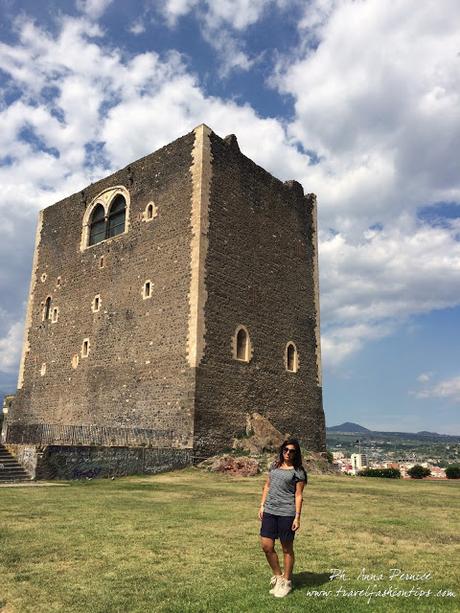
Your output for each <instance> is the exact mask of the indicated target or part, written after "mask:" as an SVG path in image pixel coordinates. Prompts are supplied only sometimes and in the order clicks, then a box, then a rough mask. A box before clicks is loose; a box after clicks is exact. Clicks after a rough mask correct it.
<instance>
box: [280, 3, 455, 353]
mask: <svg viewBox="0 0 460 613" xmlns="http://www.w3.org/2000/svg"><path fill="white" fill-rule="evenodd" d="M299 28H300V29H301V30H302V39H303V42H302V44H301V46H300V48H299V49H297V51H296V54H295V56H294V59H293V56H292V54H290V55H289V56H288V57H286V58H284V61H281V62H280V64H279V66H278V74H277V77H276V78H274V80H273V82H274V83H275V84H276V85H277V87H278V88H279V89H280V91H281V92H283V93H287V94H289V95H291V96H293V99H294V101H295V117H294V119H293V121H292V122H291V124H290V125H289V128H288V134H289V137H290V138H291V139H292V140H293V141H297V142H298V143H299V144H300V145H301V146H302V147H303V148H305V149H307V150H313V151H315V153H316V155H317V156H318V158H319V161H318V163H316V164H314V165H311V166H309V167H308V168H306V169H305V170H304V172H303V173H302V182H303V184H304V186H305V187H306V189H307V190H308V191H313V192H315V193H317V194H318V201H319V204H318V209H319V221H320V227H321V228H322V229H323V231H322V233H321V247H320V254H321V257H320V269H321V298H322V309H323V311H322V316H323V321H325V322H326V325H325V326H324V329H325V334H326V339H325V343H324V345H325V347H326V352H325V353H326V356H325V357H326V360H325V362H326V363H328V356H333V360H334V363H336V362H337V360H338V356H341V355H343V356H348V355H350V354H351V353H352V352H353V351H354V348H355V347H358V348H359V347H360V346H361V342H360V341H359V339H356V342H355V343H351V342H350V340H349V339H343V346H342V345H341V342H342V340H341V339H342V338H343V335H341V330H342V328H343V330H344V331H347V330H348V329H349V327H350V326H354V325H358V326H359V325H360V324H366V325H369V326H375V327H376V329H377V331H379V330H380V329H381V326H382V325H384V324H385V323H386V322H387V323H388V322H391V323H392V325H390V326H389V328H388V329H389V330H392V329H394V325H395V324H396V323H397V322H398V321H402V320H404V319H405V318H407V317H410V316H411V315H414V314H418V313H427V312H429V311H431V310H433V309H442V308H445V307H447V306H455V305H458V304H459V303H460V290H459V289H458V288H459V287H460V286H459V281H460V249H459V242H458V240H457V239H458V234H459V228H458V221H452V222H450V224H444V227H436V228H434V227H430V226H429V225H427V224H422V223H420V222H417V209H418V208H419V207H421V206H425V205H436V203H439V202H443V201H444V202H446V201H447V202H455V201H456V202H460V174H459V173H458V169H457V170H456V169H455V168H456V165H457V162H456V160H457V157H458V156H457V152H458V149H459V145H460V70H459V67H460V55H459V45H458V31H459V29H460V12H459V11H458V3H457V2H456V1H455V0H445V1H444V2H443V3H442V10H440V5H439V3H438V2H435V1H433V0H429V1H428V2H425V3H423V5H420V3H419V2H417V1H416V0H395V2H393V3H392V5H391V9H390V8H389V6H388V5H387V4H386V3H382V2H380V1H379V0H364V1H362V2H354V1H352V0H313V1H312V2H309V3H308V5H306V7H305V13H304V18H303V19H302V20H301V22H300V24H299ZM312 41H315V46H313V47H312V46H311V43H312ZM377 224H378V225H377ZM375 226H376V227H377V229H376V230H369V228H370V227H375ZM327 228H332V229H333V230H334V231H333V232H328V231H327V230H326V229H327ZM331 336H332V337H333V338H334V339H335V340H334V352H333V353H332V352H329V351H328V349H327V348H328V346H329V339H330V338H331ZM337 344H338V345H339V346H340V347H341V348H342V350H338V347H337Z"/></svg>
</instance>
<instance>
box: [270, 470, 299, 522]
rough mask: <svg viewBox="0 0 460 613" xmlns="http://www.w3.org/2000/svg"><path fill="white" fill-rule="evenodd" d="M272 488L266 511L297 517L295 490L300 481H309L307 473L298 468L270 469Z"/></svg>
mask: <svg viewBox="0 0 460 613" xmlns="http://www.w3.org/2000/svg"><path fill="white" fill-rule="evenodd" d="M269 477H270V488H269V490H268V496H267V499H266V500H265V505H264V511H265V512H266V513H271V514H272V515H284V516H292V515H295V488H296V483H297V482H298V481H305V482H306V481H307V473H306V471H305V472H304V471H303V470H302V469H298V468H276V467H275V466H274V465H273V466H272V467H271V468H270V472H269Z"/></svg>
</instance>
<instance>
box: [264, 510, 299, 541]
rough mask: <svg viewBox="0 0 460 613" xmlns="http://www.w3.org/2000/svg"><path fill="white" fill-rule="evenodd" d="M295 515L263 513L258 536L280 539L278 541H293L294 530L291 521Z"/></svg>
mask: <svg viewBox="0 0 460 613" xmlns="http://www.w3.org/2000/svg"><path fill="white" fill-rule="evenodd" d="M294 519H295V515H292V516H291V515H272V514H271V513H265V511H264V514H263V516H262V525H261V527H260V536H266V537H267V538H270V539H278V538H279V539H280V541H283V542H286V541H293V540H294V536H295V532H294V530H293V529H292V522H293V521H294Z"/></svg>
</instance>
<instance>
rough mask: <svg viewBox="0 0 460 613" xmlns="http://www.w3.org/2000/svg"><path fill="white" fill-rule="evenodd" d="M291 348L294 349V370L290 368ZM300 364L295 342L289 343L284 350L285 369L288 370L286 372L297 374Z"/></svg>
mask: <svg viewBox="0 0 460 613" xmlns="http://www.w3.org/2000/svg"><path fill="white" fill-rule="evenodd" d="M289 347H294V368H292V369H291V368H289V360H288V353H289ZM299 364H300V362H299V350H298V349H297V345H296V344H295V343H294V341H288V342H287V343H286V347H285V348H284V369H285V370H286V372H292V373H296V372H298V371H299Z"/></svg>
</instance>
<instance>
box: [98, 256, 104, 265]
mask: <svg viewBox="0 0 460 613" xmlns="http://www.w3.org/2000/svg"><path fill="white" fill-rule="evenodd" d="M99 268H104V256H103V255H101V259H100V260H99Z"/></svg>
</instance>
